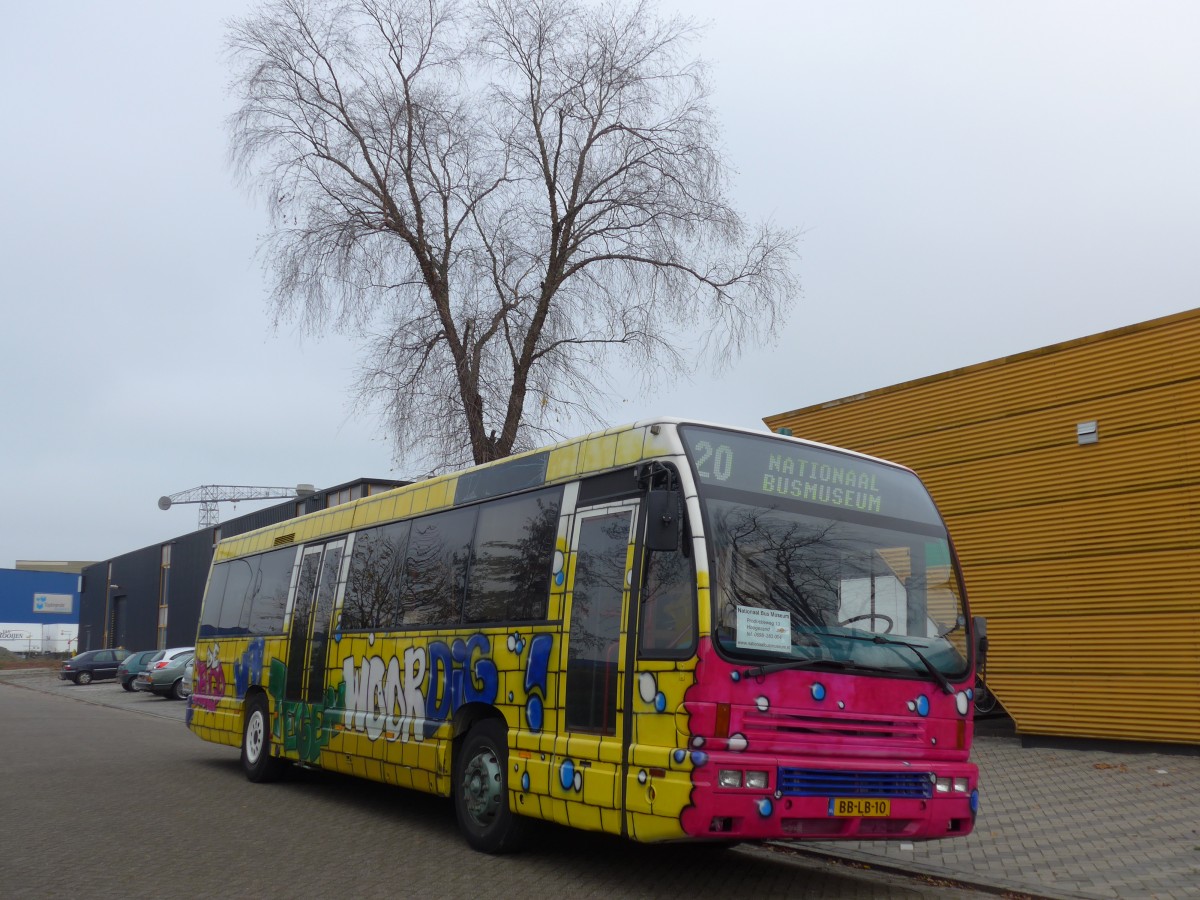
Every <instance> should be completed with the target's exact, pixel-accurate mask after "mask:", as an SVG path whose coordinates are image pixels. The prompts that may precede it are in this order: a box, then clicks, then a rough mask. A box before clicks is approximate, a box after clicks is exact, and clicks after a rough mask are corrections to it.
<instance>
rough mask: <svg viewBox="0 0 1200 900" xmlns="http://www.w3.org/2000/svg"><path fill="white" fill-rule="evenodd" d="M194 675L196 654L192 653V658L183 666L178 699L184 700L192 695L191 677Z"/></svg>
mask: <svg viewBox="0 0 1200 900" xmlns="http://www.w3.org/2000/svg"><path fill="white" fill-rule="evenodd" d="M195 675H196V656H195V654H192V658H191V659H189V660H188V663H187V665H186V666H184V667H183V681H182V682H180V685H179V691H178V693H179V699H180V700H186V699H187V698H188V697H190V696H192V679H193V678H194V677H195Z"/></svg>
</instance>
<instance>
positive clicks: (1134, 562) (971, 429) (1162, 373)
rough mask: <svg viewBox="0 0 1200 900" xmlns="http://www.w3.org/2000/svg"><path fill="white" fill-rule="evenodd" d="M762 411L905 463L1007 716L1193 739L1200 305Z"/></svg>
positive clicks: (796, 428) (1092, 733)
mask: <svg viewBox="0 0 1200 900" xmlns="http://www.w3.org/2000/svg"><path fill="white" fill-rule="evenodd" d="M765 421H766V423H767V425H768V427H770V428H772V429H778V428H781V427H787V428H790V429H791V430H792V432H793V433H794V434H795V435H797V436H798V437H805V438H810V439H814V440H818V441H825V442H828V443H831V444H837V445H840V446H843V447H849V448H851V449H854V450H860V451H863V452H866V453H870V454H873V455H876V456H881V457H884V458H885V459H891V460H894V461H896V462H900V463H903V464H905V465H907V466H910V467H911V468H913V469H915V470H916V471H917V472H918V474H920V476H921V477H922V479H923V480H924V481H925V483H926V484H927V485H928V486H929V489H930V491H931V492H932V494H933V496H934V499H935V500H937V503H938V506H939V507H940V508H941V510H942V514H943V515H944V516H945V518H946V520H947V523H948V525H949V527H950V531H951V534H952V536H953V538H954V541H955V544H956V546H957V549H958V553H959V557H960V559H961V561H962V564H963V571H964V575H965V577H966V581H967V590H968V593H969V596H970V601H971V607H972V612H974V613H976V614H981V615H985V616H987V617H988V634H989V642H990V644H991V653H990V656H989V659H988V669H987V675H988V682H989V684H990V685H991V686H992V687H993V689H994V690H995V692H996V695H997V696H998V697H999V698H1000V701H1001V702H1002V703H1003V704H1004V706H1005V708H1006V709H1007V710H1008V712H1009V713H1010V714H1011V715H1012V717H1013V719H1014V720H1015V722H1016V724H1017V728H1018V730H1019V731H1020V732H1021V733H1024V734H1040V735H1054V736H1063V737H1079V738H1089V739H1115V740H1132V741H1151V742H1167V743H1186V744H1200V310H1192V311H1189V312H1186V313H1180V314H1178V315H1174V316H1168V317H1165V318H1162V319H1155V320H1152V321H1150V322H1144V323H1142V324H1140V325H1134V326H1131V327H1129V328H1123V329H1118V330H1116V331H1110V332H1105V333H1103V334H1099V335H1093V336H1091V337H1086V338H1080V339H1079V340H1075V341H1070V342H1067V343H1064V344H1056V345H1054V346H1051V347H1046V348H1043V349H1040V350H1035V351H1031V352H1029V353H1023V354H1020V355H1017V356H1012V357H1007V358H1004V359H998V360H993V361H991V362H986V363H981V364H979V365H976V366H971V367H968V368H965V369H959V370H956V371H953V372H946V373H943V374H941V375H935V376H932V377H930V378H924V379H921V380H918V381H912V382H907V383H905V384H900V385H896V386H893V387H888V388H883V389H881V390H878V391H873V392H871V393H868V394H863V395H859V396H856V397H850V398H846V399H845V400H839V401H834V402H832V403H827V404H822V405H820V406H813V407H808V408H806V409H800V410H795V411H792V412H787V413H781V414H779V415H775V416H770V417H768V418H767V419H766V420H765ZM1093 421H1094V422H1096V423H1097V433H1098V436H1099V440H1098V441H1097V442H1096V443H1093V444H1082V445H1081V444H1080V443H1079V442H1078V439H1077V432H1076V429H1077V426H1078V425H1080V424H1081V423H1085V422H1093Z"/></svg>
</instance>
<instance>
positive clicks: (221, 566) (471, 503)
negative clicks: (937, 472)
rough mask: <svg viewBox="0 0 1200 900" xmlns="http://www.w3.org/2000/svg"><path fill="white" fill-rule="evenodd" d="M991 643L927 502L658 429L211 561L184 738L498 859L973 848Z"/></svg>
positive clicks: (917, 487) (749, 445) (846, 460)
mask: <svg viewBox="0 0 1200 900" xmlns="http://www.w3.org/2000/svg"><path fill="white" fill-rule="evenodd" d="M982 625H983V623H982V622H976V621H973V620H971V618H970V617H969V616H968V612H967V606H966V597H965V593H964V590H963V585H962V580H961V576H960V573H959V568H958V564H957V560H956V558H955V555H954V551H953V547H952V545H951V543H950V539H949V536H948V535H947V533H946V529H945V526H944V524H943V522H942V519H941V517H940V515H939V514H938V511H937V509H936V507H935V505H934V503H933V501H932V499H931V498H930V496H929V494H928V492H927V491H926V490H925V488H924V486H923V485H922V484H921V482H920V480H919V479H918V478H917V476H916V475H915V474H914V473H913V472H911V471H910V470H908V469H906V468H904V467H902V466H897V465H894V464H891V463H887V462H884V461H881V460H877V459H873V458H870V457H867V456H863V455H860V454H856V453H851V452H848V451H845V450H839V449H836V448H833V447H828V446H825V445H821V444H816V443H812V442H806V441H802V440H798V439H794V438H791V437H785V436H781V435H773V434H767V433H762V432H752V431H746V430H739V429H732V428H723V427H719V426H714V425H709V424H703V423H698V422H684V421H679V420H674V419H658V420H653V421H644V422H638V423H635V424H632V425H627V426H624V427H620V428H613V429H609V430H607V431H603V432H598V433H595V434H591V435H587V436H585V437H581V438H578V439H576V440H570V441H564V442H562V443H560V444H557V445H555V446H552V447H549V448H546V449H543V450H538V451H534V452H530V453H525V454H522V455H519V456H514V457H510V458H507V459H504V460H500V461H497V462H494V463H490V464H487V465H483V466H478V467H475V468H471V469H467V470H464V471H461V472H455V473H452V474H447V475H443V476H439V477H435V478H431V479H428V480H425V481H421V482H417V483H414V484H410V485H407V486H404V487H399V488H396V489H394V490H390V491H388V492H386V493H382V494H378V495H375V496H371V497H368V498H364V499H361V500H357V501H355V502H353V503H349V504H345V505H343V506H339V507H335V508H332V509H328V510H325V511H322V512H318V513H313V514H310V515H306V516H301V517H298V518H295V519H292V520H289V521H287V522H283V523H280V524H276V525H272V526H269V527H267V528H263V529H260V530H258V531H254V532H250V533H247V534H242V535H238V536H236V537H231V538H228V539H226V540H223V541H221V543H220V544H219V545H218V546H217V549H216V552H215V554H214V559H213V565H212V570H211V572H210V575H209V581H208V586H207V590H206V593H205V599H204V605H203V610H202V613H201V621H200V624H199V629H198V633H197V637H196V660H197V664H196V666H195V680H194V684H193V692H192V695H191V698H190V699H189V707H188V727H189V728H191V730H192V731H193V732H195V734H197V735H198V736H199V737H201V738H203V739H205V740H208V741H214V742H217V743H222V744H227V745H229V746H232V747H240V748H241V760H242V765H243V768H244V770H245V774H246V776H247V777H248V778H249V779H250V780H251V781H254V782H261V781H268V780H271V779H273V778H275V777H277V776H278V775H279V774H280V771H281V768H282V767H284V766H286V765H288V764H296V765H304V766H314V767H320V768H323V769H330V770H333V771H336V772H342V773H346V774H351V775H357V776H360V777H363V778H369V779H373V780H375V781H378V782H382V783H385V784H390V785H397V786H400V787H404V788H410V789H415V790H420V791H427V792H430V793H433V794H437V795H441V796H444V797H450V798H453V806H454V809H455V813H456V816H457V819H458V822H459V825H460V828H461V830H462V832H463V835H464V837H465V838H466V840H467V842H468V843H469V844H470V845H471V846H472V847H474V848H475V849H477V850H481V851H485V852H503V851H506V850H509V849H512V848H514V847H516V846H518V845H519V843H520V841H521V838H522V833H523V831H524V830H525V829H524V828H523V825H525V824H526V823H527V822H528V820H529V819H544V820H550V821H552V822H557V823H560V824H562V825H567V826H571V827H576V828H583V829H589V830H594V831H602V832H608V833H612V834H617V835H624V836H627V837H629V838H631V839H634V840H638V841H666V840H714V841H722V842H731V841H746V840H764V839H792V840H834V839H842V840H845V839H853V840H863V839H873V838H891V839H897V838H903V839H927V838H940V837H949V836H955V835H965V834H967V833H969V832H970V831H971V828H972V827H973V824H974V821H975V816H976V812H977V810H978V802H979V794H978V788H977V777H978V773H977V770H976V767H975V766H974V765H973V764H972V763H971V762H970V760H969V751H970V746H971V735H972V716H973V707H972V703H971V696H972V687H973V684H974V668H975V664H976V660H977V658H978V657H979V656H980V653H981V651H982V649H983V646H984V640H983V631H984V628H983V627H982Z"/></svg>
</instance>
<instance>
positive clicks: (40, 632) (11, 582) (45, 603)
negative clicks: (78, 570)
mask: <svg viewBox="0 0 1200 900" xmlns="http://www.w3.org/2000/svg"><path fill="white" fill-rule="evenodd" d="M79 589H80V577H79V576H78V575H72V574H69V573H63V572H36V571H29V570H26V569H0V647H3V648H5V649H6V650H11V651H12V652H14V653H66V652H74V651H75V650H76V649H77V648H78V644H79Z"/></svg>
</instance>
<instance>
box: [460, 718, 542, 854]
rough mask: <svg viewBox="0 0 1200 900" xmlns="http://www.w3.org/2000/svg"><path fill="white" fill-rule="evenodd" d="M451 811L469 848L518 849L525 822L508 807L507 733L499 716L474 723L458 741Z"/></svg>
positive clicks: (505, 850) (484, 849)
mask: <svg viewBox="0 0 1200 900" xmlns="http://www.w3.org/2000/svg"><path fill="white" fill-rule="evenodd" d="M454 814H455V816H456V817H457V818H458V827H459V830H460V831H461V832H462V833H463V837H465V838H466V840H467V843H468V844H470V845H471V847H472V848H473V849H475V850H478V851H480V852H481V853H511V852H513V851H515V850H518V849H520V845H521V842H522V838H523V837H524V832H525V822H524V820H523V819H522V818H521V817H520V816H518V815H515V814H514V813H513V811H512V810H511V809H509V808H508V736H507V729H506V728H505V726H504V723H503V722H502V721H500V720H499V719H483V720H482V721H479V722H476V723H475V725H474V727H472V728H471V730H470V731H468V732H467V734H466V736H465V737H464V738H463V740H462V744H461V747H460V748H459V752H458V754H457V759H456V760H455V765H454Z"/></svg>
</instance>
